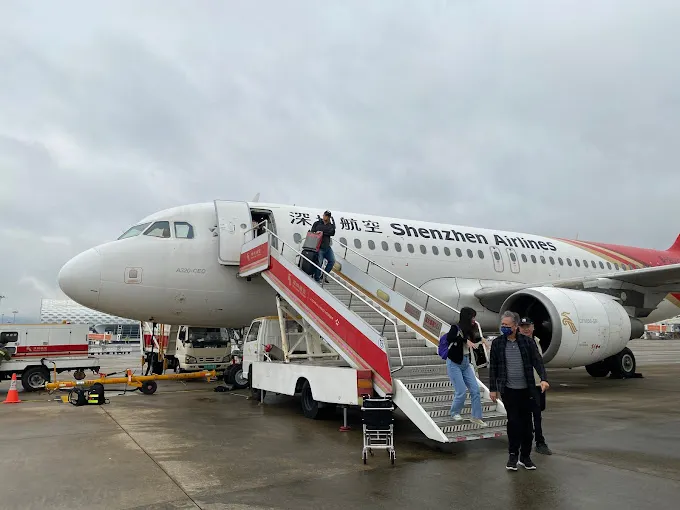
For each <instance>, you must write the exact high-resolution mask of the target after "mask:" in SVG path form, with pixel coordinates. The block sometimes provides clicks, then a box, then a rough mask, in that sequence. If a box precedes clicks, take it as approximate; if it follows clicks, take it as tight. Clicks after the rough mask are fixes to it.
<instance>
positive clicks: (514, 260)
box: [510, 252, 517, 262]
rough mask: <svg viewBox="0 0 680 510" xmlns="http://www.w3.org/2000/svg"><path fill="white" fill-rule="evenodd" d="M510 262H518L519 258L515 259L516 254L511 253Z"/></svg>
mask: <svg viewBox="0 0 680 510" xmlns="http://www.w3.org/2000/svg"><path fill="white" fill-rule="evenodd" d="M510 260H512V261H513V262H517V257H515V254H514V253H512V252H510Z"/></svg>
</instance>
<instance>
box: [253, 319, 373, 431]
mask: <svg viewBox="0 0 680 510" xmlns="http://www.w3.org/2000/svg"><path fill="white" fill-rule="evenodd" d="M282 323H283V324H285V325H284V326H283V327H282V326H281V324H282ZM243 373H244V374H245V377H246V379H247V381H248V384H249V385H250V388H251V392H252V395H253V398H255V399H263V398H264V395H265V394H266V392H267V391H269V392H272V393H276V394H281V395H290V396H294V395H297V394H300V397H301V398H300V403H301V406H302V412H303V414H304V415H305V416H306V417H307V418H312V419H319V418H325V417H328V416H332V415H333V414H334V413H335V409H336V407H337V406H338V405H343V406H360V405H361V403H362V401H363V399H362V395H371V396H373V395H374V392H373V382H372V372H371V371H370V370H357V369H355V368H352V367H350V366H349V364H348V363H347V362H346V361H345V360H343V359H342V358H341V357H340V356H339V355H338V354H337V353H336V352H335V351H333V350H332V349H331V347H330V346H329V345H328V344H327V343H326V342H324V341H323V340H322V339H321V337H320V336H319V335H318V333H317V332H316V331H315V330H314V329H313V328H312V327H311V326H309V325H308V324H306V322H305V321H304V320H303V319H302V318H299V317H298V318H296V319H295V320H292V319H287V318H286V319H283V320H282V321H281V322H280V321H279V318H278V317H276V316H273V317H261V318H259V319H255V320H254V321H253V322H252V323H251V324H250V328H249V329H248V333H247V334H246V336H245V340H244V343H243Z"/></svg>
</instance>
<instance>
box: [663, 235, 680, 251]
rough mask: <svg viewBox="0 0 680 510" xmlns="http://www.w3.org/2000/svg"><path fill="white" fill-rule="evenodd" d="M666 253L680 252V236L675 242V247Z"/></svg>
mask: <svg viewBox="0 0 680 510" xmlns="http://www.w3.org/2000/svg"><path fill="white" fill-rule="evenodd" d="M666 251H677V252H680V235H679V236H678V238H677V239H676V240H675V242H674V243H673V246H671V247H670V248H668V249H667V250H666Z"/></svg>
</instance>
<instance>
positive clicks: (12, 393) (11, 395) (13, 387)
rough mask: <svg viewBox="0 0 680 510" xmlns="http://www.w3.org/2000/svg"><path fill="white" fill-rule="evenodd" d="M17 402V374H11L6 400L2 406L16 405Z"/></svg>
mask: <svg viewBox="0 0 680 510" xmlns="http://www.w3.org/2000/svg"><path fill="white" fill-rule="evenodd" d="M19 402H21V400H19V392H18V391H17V374H12V382H11V383H10V385H9V391H8V392H7V398H6V399H5V401H4V402H3V404H18V403H19Z"/></svg>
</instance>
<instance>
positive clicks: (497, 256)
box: [482, 251, 501, 260]
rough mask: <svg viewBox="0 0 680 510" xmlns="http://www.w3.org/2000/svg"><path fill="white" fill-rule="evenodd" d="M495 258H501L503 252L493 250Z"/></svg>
mask: <svg viewBox="0 0 680 510" xmlns="http://www.w3.org/2000/svg"><path fill="white" fill-rule="evenodd" d="M482 258H484V257H482ZM493 258H495V259H496V260H501V254H500V253H498V252H497V251H495V252H493Z"/></svg>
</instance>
